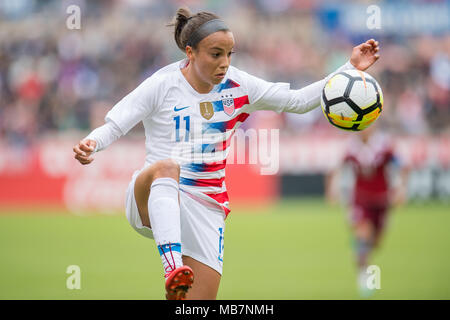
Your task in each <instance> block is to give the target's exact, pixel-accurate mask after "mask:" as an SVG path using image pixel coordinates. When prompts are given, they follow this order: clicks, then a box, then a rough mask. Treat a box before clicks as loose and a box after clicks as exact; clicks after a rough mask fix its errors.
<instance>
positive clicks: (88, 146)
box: [73, 139, 97, 164]
mask: <svg viewBox="0 0 450 320" xmlns="http://www.w3.org/2000/svg"><path fill="white" fill-rule="evenodd" d="M96 146H97V142H95V141H94V140H90V139H85V140H81V141H80V142H78V144H77V145H75V147H73V152H75V159H77V160H78V161H79V162H80V163H81V164H89V163H91V162H92V161H94V158H92V157H91V155H92V153H93V152H94V150H95V147H96Z"/></svg>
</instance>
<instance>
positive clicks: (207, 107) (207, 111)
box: [200, 102, 214, 120]
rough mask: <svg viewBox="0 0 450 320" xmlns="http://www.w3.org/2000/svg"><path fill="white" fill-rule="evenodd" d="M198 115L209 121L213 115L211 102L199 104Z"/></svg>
mask: <svg viewBox="0 0 450 320" xmlns="http://www.w3.org/2000/svg"><path fill="white" fill-rule="evenodd" d="M200 114H201V115H202V117H203V118H205V119H206V120H209V119H211V118H212V116H213V115H214V108H213V105H212V103H211V102H200Z"/></svg>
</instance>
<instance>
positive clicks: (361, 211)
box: [350, 205, 388, 233]
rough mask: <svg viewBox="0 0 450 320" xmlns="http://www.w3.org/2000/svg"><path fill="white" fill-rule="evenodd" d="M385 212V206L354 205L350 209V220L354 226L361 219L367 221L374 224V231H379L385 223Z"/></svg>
mask: <svg viewBox="0 0 450 320" xmlns="http://www.w3.org/2000/svg"><path fill="white" fill-rule="evenodd" d="M387 212H388V210H387V208H366V207H362V206H356V205H354V206H352V207H351V211H350V222H351V224H352V225H353V226H356V225H358V224H359V223H361V222H362V221H369V222H370V223H371V224H372V225H373V226H374V228H375V232H376V233H379V232H381V231H382V230H383V227H384V225H385V221H386V216H387Z"/></svg>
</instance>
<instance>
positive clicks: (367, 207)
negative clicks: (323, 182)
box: [328, 124, 407, 297]
mask: <svg viewBox="0 0 450 320" xmlns="http://www.w3.org/2000/svg"><path fill="white" fill-rule="evenodd" d="M376 126H377V124H373V125H372V126H371V127H369V128H367V129H365V130H364V131H361V132H358V133H357V134H356V135H355V136H353V137H352V138H350V139H349V144H348V149H347V151H346V154H345V156H344V158H343V161H342V164H341V167H340V168H339V169H338V170H337V171H335V172H334V173H333V175H334V177H331V179H336V178H338V179H337V180H338V181H336V180H335V181H334V183H333V182H331V179H330V180H329V183H328V185H330V184H331V183H333V184H334V185H335V186H336V183H337V184H338V185H339V187H338V188H339V189H340V191H341V195H342V198H343V199H344V201H345V202H347V204H348V208H349V220H350V226H351V228H352V236H353V239H352V242H353V248H354V251H355V256H356V264H357V267H358V271H359V273H358V287H359V290H360V294H361V295H362V296H363V297H367V296H368V295H370V294H371V293H372V291H371V290H370V289H369V288H368V286H367V277H368V273H367V267H368V265H369V263H368V259H369V256H370V254H371V253H372V251H373V250H374V249H375V248H377V247H378V246H379V243H380V239H381V235H382V233H383V230H384V226H385V224H386V219H387V215H388V212H389V210H390V209H391V208H392V206H393V205H397V204H401V203H403V202H404V201H405V196H406V179H405V177H406V172H407V171H406V167H405V166H404V165H402V163H401V161H400V159H399V157H398V156H397V155H396V154H395V152H394V149H393V146H392V144H391V141H390V140H389V137H388V136H387V135H385V134H383V133H381V132H380V131H377V130H376ZM329 188H331V186H329ZM328 196H330V194H328Z"/></svg>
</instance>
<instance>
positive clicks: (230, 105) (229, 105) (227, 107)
mask: <svg viewBox="0 0 450 320" xmlns="http://www.w3.org/2000/svg"><path fill="white" fill-rule="evenodd" d="M222 104H223V111H224V112H225V113H226V114H227V115H228V116H231V115H232V114H233V112H234V99H233V96H232V95H230V96H225V98H224V97H223V96H222Z"/></svg>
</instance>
